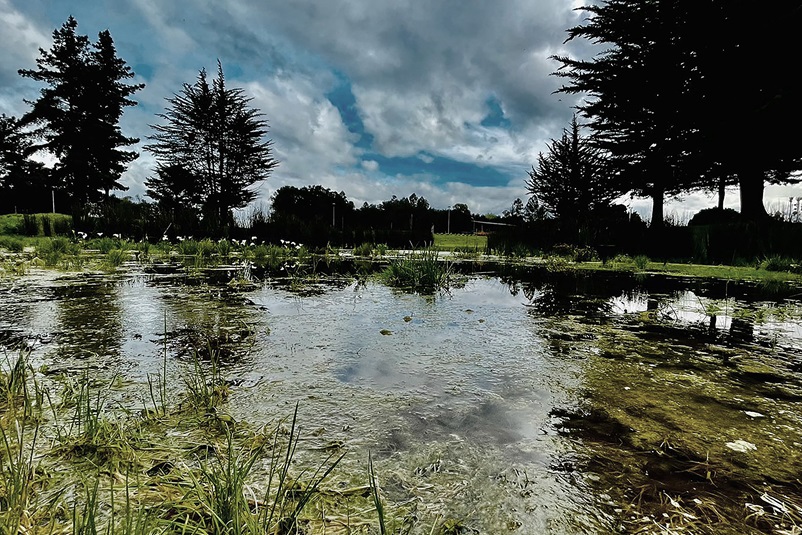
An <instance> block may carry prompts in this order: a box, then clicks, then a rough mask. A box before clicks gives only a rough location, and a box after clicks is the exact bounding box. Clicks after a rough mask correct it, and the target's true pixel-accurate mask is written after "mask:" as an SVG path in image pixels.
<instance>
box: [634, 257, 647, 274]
mask: <svg viewBox="0 0 802 535" xmlns="http://www.w3.org/2000/svg"><path fill="white" fill-rule="evenodd" d="M632 263H633V264H635V267H636V268H638V269H640V270H641V271H642V270H644V269H646V266H648V265H649V257H648V256H646V255H642V254H640V255H637V256H636V257H635V258H633V259H632Z"/></svg>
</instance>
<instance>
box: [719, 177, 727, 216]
mask: <svg viewBox="0 0 802 535" xmlns="http://www.w3.org/2000/svg"><path fill="white" fill-rule="evenodd" d="M726 194H727V181H726V180H724V177H721V178H719V179H718V209H719V210H723V209H724V196H725V195H726Z"/></svg>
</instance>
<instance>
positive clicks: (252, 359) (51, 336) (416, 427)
mask: <svg viewBox="0 0 802 535" xmlns="http://www.w3.org/2000/svg"><path fill="white" fill-rule="evenodd" d="M218 276H220V274H219V273H216V274H215V277H218ZM298 282H299V281H297V280H296V281H293V280H290V279H284V280H281V281H273V280H268V281H266V282H265V283H264V284H260V285H254V286H252V287H248V286H244V287H238V286H236V285H231V284H229V281H226V280H219V281H217V282H215V279H208V278H204V277H195V276H188V275H186V274H184V273H180V272H172V273H165V274H159V273H150V274H136V273H125V274H116V275H103V276H100V275H92V276H73V277H68V278H64V279H62V280H44V279H41V278H37V276H31V277H29V278H28V279H27V280H22V281H19V283H18V284H19V286H18V287H17V288H18V289H19V288H24V290H22V291H18V290H13V288H11V287H10V286H8V285H6V286H5V287H3V288H0V290H2V291H3V292H4V293H3V296H4V297H8V299H3V300H2V302H0V314H1V315H0V331H2V330H5V331H6V332H12V331H13V332H15V333H21V334H20V336H29V337H36V339H38V340H52V342H50V343H45V344H41V343H40V344H39V345H38V346H37V350H36V353H35V358H36V359H37V364H46V365H48V366H49V367H51V368H61V369H66V370H70V369H73V368H77V367H82V366H86V365H94V366H97V367H98V368H99V373H108V374H109V375H112V374H113V373H124V374H125V375H126V378H128V379H131V380H132V381H134V382H136V381H139V382H140V383H141V382H142V381H144V380H145V378H146V377H147V374H149V373H156V372H159V371H160V370H161V364H162V360H161V359H162V358H163V356H164V355H165V353H164V351H165V342H166V352H167V353H166V354H167V357H168V359H169V363H170V373H171V377H173V378H174V380H173V382H174V383H176V384H174V385H173V387H174V388H175V389H178V388H180V384H179V383H180V382H179V381H178V380H176V379H175V378H177V377H178V372H179V371H180V369H181V366H182V365H185V364H186V362H187V358H188V357H189V356H191V354H192V353H193V351H195V350H197V349H202V348H204V347H209V348H211V349H212V350H213V351H214V352H215V353H216V354H217V355H218V356H219V357H220V359H221V362H222V363H223V365H224V368H225V373H226V374H227V376H229V377H231V378H232V380H236V381H237V383H238V384H245V385H247V387H242V388H234V389H233V390H232V398H231V401H230V404H229V406H228V407H227V410H229V411H230V412H231V414H232V416H233V417H234V418H236V419H237V420H244V421H247V422H249V423H252V424H254V425H259V424H261V423H268V422H271V421H274V420H275V418H277V417H281V416H285V415H286V413H287V412H288V411H289V410H290V407H292V406H294V404H295V402H297V401H300V402H301V403H300V413H299V421H301V422H302V425H303V426H304V428H305V429H310V430H314V435H313V436H312V438H310V439H309V440H310V444H312V445H313V446H314V445H318V443H320V445H325V444H326V443H329V442H332V441H342V443H344V444H345V445H346V447H347V448H348V450H349V452H350V453H349V455H348V456H347V457H346V459H345V460H344V461H343V469H344V470H346V471H350V472H349V473H350V474H355V475H354V477H361V475H360V474H364V463H365V461H366V459H367V452H368V451H371V452H374V453H378V455H377V456H376V459H377V460H376V462H377V469H378V470H379V472H380V474H386V475H385V476H383V477H384V478H385V482H384V488H385V490H386V492H387V493H388V496H390V497H391V498H392V499H395V500H397V501H399V502H405V501H414V502H416V503H423V504H426V507H427V510H426V512H425V514H428V515H430V519H433V518H438V517H442V518H456V519H459V520H460V521H462V522H463V523H464V524H465V525H467V526H470V527H474V528H476V529H479V530H481V531H482V532H486V533H504V532H517V533H545V532H550V533H585V532H610V531H612V530H614V529H616V526H617V521H618V519H617V517H616V514H615V509H614V507H611V506H609V505H608V504H607V502H609V501H610V500H611V497H610V496H609V495H607V496H605V495H604V492H602V491H600V490H599V488H600V484H597V483H598V482H599V481H601V482H602V483H604V484H607V485H611V482H610V481H609V480H607V479H604V478H605V477H606V475H605V470H606V468H609V465H600V464H599V462H600V461H599V460H598V459H597V458H596V457H594V455H595V454H596V453H598V452H597V451H596V450H595V449H594V448H595V447H596V446H597V445H598V444H602V446H603V447H604V448H607V449H605V450H604V453H605V454H608V455H609V456H610V457H611V458H613V456H614V455H620V457H615V459H616V462H618V463H619V465H622V466H623V465H624V464H625V461H629V460H633V462H635V461H637V459H638V456H639V455H646V454H645V453H643V452H649V451H651V452H654V451H655V450H656V449H659V448H660V444H661V443H666V442H665V441H668V442H667V443H669V444H679V443H687V444H689V445H688V446H687V448H688V450H689V451H690V449H692V448H701V449H700V451H702V449H704V448H706V449H707V450H708V451H714V452H717V453H718V454H721V455H723V453H722V452H723V451H724V449H723V448H724V446H723V444H726V443H727V442H728V441H732V440H735V439H737V438H739V437H747V438H748V439H749V440H750V441H751V440H754V441H759V440H763V442H761V443H760V444H761V449H760V451H761V452H763V451H771V452H773V454H775V455H778V456H779V455H781V454H786V455H787V457H786V458H787V459H790V461H789V465H790V467H791V468H789V470H790V469H792V468H795V467H798V466H799V463H798V454H794V453H793V452H790V451H786V450H783V449H782V448H779V449H778V448H777V447H774V446H772V447H771V448H770V447H768V446H767V445H766V444H767V443H768V442H769V441H770V440H771V438H770V433H772V432H774V433H775V437H774V438H776V439H777V440H779V441H780V442H782V441H784V444H793V443H794V440H796V441H797V442H800V441H802V438H798V437H797V438H794V437H796V435H794V436H793V437H792V436H791V435H788V434H784V435H782V436H779V435H778V434H777V433H778V432H777V431H776V429H774V430H772V427H771V425H770V424H769V419H768V418H765V421H761V422H757V423H756V422H754V421H750V420H748V419H747V418H746V415H747V412H746V411H749V412H759V413H761V414H765V415H770V416H771V417H772V418H773V419H774V420H773V421H775V422H777V423H778V424H781V425H784V426H787V427H788V428H790V429H792V430H793V431H788V432H789V433H797V432H798V430H799V429H800V423H799V422H798V421H797V422H795V421H794V420H793V416H792V415H793V414H798V413H799V411H798V410H797V409H798V408H799V407H798V403H799V400H800V399H802V397H799V398H796V397H794V396H797V395H799V394H800V393H799V385H798V384H796V385H795V384H794V381H797V383H798V382H799V381H798V379H799V372H800V370H799V358H798V357H797V356H796V353H797V351H798V348H799V346H800V345H801V344H802V331H800V325H801V324H802V322H801V321H800V317H801V316H802V315H800V314H799V306H798V304H796V305H794V304H792V303H790V302H787V301H786V302H783V303H782V304H780V305H778V304H777V303H765V302H756V301H744V300H740V299H739V300H736V299H735V298H733V297H732V295H730V294H727V293H726V292H723V293H722V288H721V287H719V286H717V285H714V286H713V287H712V289H711V288H708V287H706V286H704V285H701V286H698V285H697V286H692V287H690V288H688V287H683V288H676V287H672V285H673V284H674V283H671V284H658V283H657V282H655V281H650V280H644V281H633V280H632V278H631V277H630V278H628V277H618V276H606V277H602V278H594V277H590V276H574V275H562V276H558V275H553V274H548V275H546V276H543V275H542V274H536V273H516V274H514V275H508V276H503V277H494V276H481V277H479V276H477V277H471V278H469V279H468V281H467V282H466V284H465V286H464V287H461V288H455V289H452V290H451V291H450V292H448V293H440V294H435V295H430V296H420V295H414V294H408V293H400V292H395V291H393V290H390V289H388V288H386V287H384V286H382V285H380V284H376V283H370V282H364V281H363V282H360V283H357V282H354V281H350V280H347V279H344V278H337V280H336V283H335V284H332V285H326V284H325V283H324V282H325V281H324V279H317V280H316V281H312V282H311V283H309V286H308V287H311V288H317V289H315V290H313V291H302V290H299V287H298V286H297V285H298ZM12 290H13V291H12ZM725 290H726V288H725ZM794 307H796V308H794ZM795 366H796V367H795ZM789 378H790V379H789ZM795 403H796V404H797V405H794V404H795ZM781 411H789V412H788V413H781ZM794 411H796V412H794ZM580 416H581V417H580ZM686 429H687V430H690V434H691V435H692V438H688V437H687V435H688V433H686V432H685V430H686ZM558 431H561V432H562V434H561V433H560V432H558ZM578 433H579V434H578ZM613 435H614V436H613ZM693 436H696V437H697V438H696V439H694V438H693ZM605 437H606V438H605ZM699 437H701V438H699ZM577 438H578V439H579V440H577ZM775 442H776V441H775ZM755 443H758V442H755ZM772 448H774V449H772ZM788 449H789V450H790V446H789V447H788ZM622 451H624V452H628V453H627V455H631V457H626V456H625V455H624V454H623V453H621V452H622ZM694 451H695V450H694ZM632 452H636V453H632ZM688 458H690V456H688ZM694 458H695V457H694ZM778 458H779V457H778ZM761 460H765V458H761ZM649 461H650V462H651V461H652V459H651V458H649ZM639 462H640V461H639ZM641 464H642V465H643V466H645V461H643V463H641ZM747 464H748V463H747ZM633 466H635V465H633ZM637 466H641V465H640V464H638V465H637ZM649 466H652V467H654V466H656V465H655V464H654V463H653V462H652V464H650V465H649ZM358 475H359V476H358ZM628 475H631V474H628ZM641 475H642V474H641ZM774 475H776V476H778V477H779V476H782V474H781V473H779V472H777V473H775V474H774ZM632 477H634V476H632ZM625 490H626V489H625ZM605 492H606V491H605ZM616 498H617V499H618V498H620V499H626V496H624V497H621V496H619V497H616ZM421 514H424V512H423V511H421ZM430 526H431V524H428V526H421V529H420V530H419V531H420V532H428V531H427V530H426V529H425V528H426V527H430Z"/></svg>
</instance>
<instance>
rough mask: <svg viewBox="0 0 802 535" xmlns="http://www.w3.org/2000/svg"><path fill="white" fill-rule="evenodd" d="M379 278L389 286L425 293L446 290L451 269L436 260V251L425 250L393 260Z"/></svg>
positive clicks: (450, 278)
mask: <svg viewBox="0 0 802 535" xmlns="http://www.w3.org/2000/svg"><path fill="white" fill-rule="evenodd" d="M380 278H381V279H382V280H383V281H384V282H385V283H386V284H388V285H389V286H393V287H396V288H403V289H407V290H412V291H416V292H423V293H427V292H434V291H437V290H444V289H447V288H448V287H449V285H450V283H451V281H452V278H453V269H452V266H451V264H449V263H448V262H446V261H441V260H439V259H438V255H437V251H435V250H433V249H426V250H424V251H422V252H420V253H415V254H412V255H410V256H407V257H404V258H399V259H396V260H393V261H392V262H391V263H390V265H389V266H387V267H386V268H385V269H384V271H382V272H381V274H380Z"/></svg>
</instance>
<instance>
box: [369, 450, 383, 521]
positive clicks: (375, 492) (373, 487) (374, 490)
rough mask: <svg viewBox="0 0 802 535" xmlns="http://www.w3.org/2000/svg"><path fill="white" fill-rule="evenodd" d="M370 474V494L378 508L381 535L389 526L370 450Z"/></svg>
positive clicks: (374, 505)
mask: <svg viewBox="0 0 802 535" xmlns="http://www.w3.org/2000/svg"><path fill="white" fill-rule="evenodd" d="M368 476H369V478H370V480H369V481H370V483H369V484H370V495H371V497H372V498H373V507H375V508H376V514H377V515H378V516H379V532H380V533H381V535H385V534H386V533H387V527H386V526H385V522H384V505H382V500H381V497H380V496H379V486H378V485H377V484H376V472H375V471H374V470H373V457H372V455H371V454H370V452H368Z"/></svg>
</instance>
